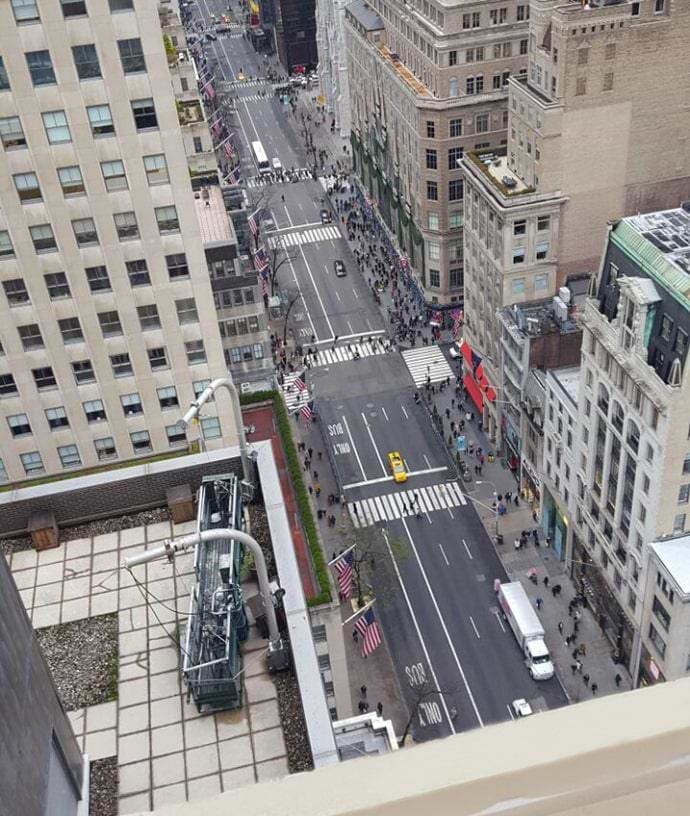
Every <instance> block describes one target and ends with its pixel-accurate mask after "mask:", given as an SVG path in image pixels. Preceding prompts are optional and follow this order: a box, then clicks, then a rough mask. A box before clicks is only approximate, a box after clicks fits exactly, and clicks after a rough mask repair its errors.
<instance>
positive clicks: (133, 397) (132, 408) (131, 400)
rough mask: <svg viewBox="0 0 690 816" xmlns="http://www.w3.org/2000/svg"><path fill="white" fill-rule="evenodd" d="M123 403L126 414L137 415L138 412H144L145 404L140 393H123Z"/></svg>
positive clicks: (121, 399)
mask: <svg viewBox="0 0 690 816" xmlns="http://www.w3.org/2000/svg"><path fill="white" fill-rule="evenodd" d="M120 402H121V403H122V410H123V411H124V414H125V416H135V415H136V414H143V413H144V406H143V405H142V404H141V397H140V396H139V394H123V395H122V396H121V397H120Z"/></svg>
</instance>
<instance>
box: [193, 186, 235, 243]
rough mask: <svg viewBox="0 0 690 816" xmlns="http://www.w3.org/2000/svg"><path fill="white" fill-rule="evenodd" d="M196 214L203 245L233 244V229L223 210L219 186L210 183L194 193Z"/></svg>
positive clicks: (223, 204)
mask: <svg viewBox="0 0 690 816" xmlns="http://www.w3.org/2000/svg"><path fill="white" fill-rule="evenodd" d="M194 203H195V205H196V215H197V218H198V219H199V229H200V230H201V240H202V241H203V244H204V246H205V247H208V246H209V245H211V244H228V243H231V244H234V243H236V241H237V239H236V238H235V231H234V230H233V228H232V223H231V221H230V219H229V218H228V214H227V212H226V210H225V201H224V199H223V193H222V192H221V189H220V187H218V186H217V185H215V184H211V185H209V186H208V187H202V188H201V190H197V191H196V192H195V193H194Z"/></svg>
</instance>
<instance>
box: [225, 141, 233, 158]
mask: <svg viewBox="0 0 690 816" xmlns="http://www.w3.org/2000/svg"><path fill="white" fill-rule="evenodd" d="M223 153H225V155H226V156H227V157H228V158H229V159H231V158H232V156H233V152H232V145H231V144H230V142H229V141H228V142H226V143H225V144H224V145H223Z"/></svg>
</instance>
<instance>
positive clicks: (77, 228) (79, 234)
mask: <svg viewBox="0 0 690 816" xmlns="http://www.w3.org/2000/svg"><path fill="white" fill-rule="evenodd" d="M72 229H73V230H74V238H75V240H76V242H77V246H80V247H83V246H95V245H96V244H98V233H97V232H96V224H95V222H94V220H93V218H76V219H75V220H74V221H72Z"/></svg>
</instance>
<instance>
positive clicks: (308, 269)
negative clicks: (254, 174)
mask: <svg viewBox="0 0 690 816" xmlns="http://www.w3.org/2000/svg"><path fill="white" fill-rule="evenodd" d="M258 138H259V137H258V136H257V139H258ZM299 251H300V254H301V255H302V261H303V262H304V266H305V268H306V270H307V274H308V275H309V280H311V285H312V286H313V287H314V293H315V294H316V297H317V299H318V301H319V305H320V306H321V311H322V312H323V317H324V320H325V321H326V323H327V325H328V330H329V331H330V333H331V336H330V338H329V339H330V340H333V338H334V337H335V332H334V331H333V326H331V321H330V318H329V317H328V312H327V311H326V307H325V306H324V305H323V299H322V297H321V292H319V290H318V288H317V286H316V281H315V280H314V276H313V275H312V271H311V269H310V267H309V264H308V263H307V256H306V255H305V254H304V247H302V245H301V244H300V247H299ZM350 331H352V329H350Z"/></svg>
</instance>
